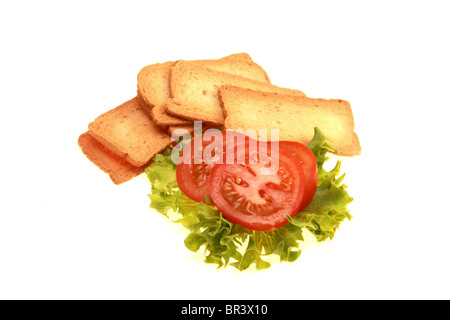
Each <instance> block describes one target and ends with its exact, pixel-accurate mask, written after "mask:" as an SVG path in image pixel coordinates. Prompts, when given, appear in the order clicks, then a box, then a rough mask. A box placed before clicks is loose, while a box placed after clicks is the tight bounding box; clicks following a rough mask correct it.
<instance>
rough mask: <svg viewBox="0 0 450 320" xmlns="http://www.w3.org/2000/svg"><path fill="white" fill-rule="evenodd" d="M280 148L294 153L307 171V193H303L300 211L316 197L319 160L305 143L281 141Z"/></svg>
mask: <svg viewBox="0 0 450 320" xmlns="http://www.w3.org/2000/svg"><path fill="white" fill-rule="evenodd" d="M279 147H280V149H283V150H286V151H288V152H289V153H291V154H292V155H294V156H295V157H296V158H297V159H298V160H300V163H301V165H302V167H303V171H304V173H305V194H304V195H303V201H302V205H301V206H300V211H302V210H303V209H305V208H306V207H307V206H308V204H309V203H310V202H311V200H312V198H313V197H314V195H315V193H316V189H317V180H318V175H317V161H316V157H315V156H314V153H313V152H312V151H311V150H310V149H309V148H308V147H307V146H305V145H303V144H301V143H299V142H294V141H280V142H279Z"/></svg>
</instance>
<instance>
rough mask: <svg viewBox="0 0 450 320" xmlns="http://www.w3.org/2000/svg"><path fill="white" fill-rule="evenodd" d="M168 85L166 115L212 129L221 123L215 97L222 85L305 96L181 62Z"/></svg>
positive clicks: (173, 68)
mask: <svg viewBox="0 0 450 320" xmlns="http://www.w3.org/2000/svg"><path fill="white" fill-rule="evenodd" d="M169 83H170V85H169V86H170V95H171V100H169V102H168V103H167V105H166V111H167V113H169V114H171V115H174V116H177V117H180V118H185V119H190V120H201V121H203V122H206V123H210V124H214V125H222V124H223V123H224V118H223V114H222V108H221V106H220V101H219V95H218V94H219V87H220V86H223V85H234V86H238V87H242V88H248V89H254V90H259V91H263V92H277V93H284V94H289V95H293V96H304V95H305V94H304V93H303V92H301V91H299V90H293V89H287V88H282V87H277V86H274V85H272V84H269V83H267V82H262V81H257V80H254V79H249V78H244V77H241V76H238V75H235V74H230V73H226V72H220V71H216V70H212V69H208V68H203V67H200V66H198V65H193V64H192V63H187V62H184V61H179V62H177V64H176V65H175V66H174V67H172V69H171V73H170V81H169Z"/></svg>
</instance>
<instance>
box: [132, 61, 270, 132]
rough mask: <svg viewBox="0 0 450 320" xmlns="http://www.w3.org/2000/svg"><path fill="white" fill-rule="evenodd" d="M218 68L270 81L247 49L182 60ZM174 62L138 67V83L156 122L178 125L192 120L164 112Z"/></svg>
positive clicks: (160, 124)
mask: <svg viewBox="0 0 450 320" xmlns="http://www.w3.org/2000/svg"><path fill="white" fill-rule="evenodd" d="M185 63H189V64H192V65H198V66H202V67H205V68H210V69H213V70H217V71H222V72H228V73H231V74H236V75H240V76H243V77H247V78H250V79H255V80H259V81H263V82H267V83H270V80H269V77H268V75H267V73H266V72H265V71H264V69H263V68H261V66H259V65H258V64H256V63H255V62H253V61H252V59H251V57H250V56H249V55H248V54H246V53H238V54H232V55H229V56H226V57H224V58H221V59H217V60H192V61H185ZM174 65H175V62H173V61H168V62H165V63H157V64H153V65H149V66H147V67H144V68H142V69H141V71H140V72H139V74H138V79H137V82H138V84H137V87H138V96H139V97H140V101H141V102H142V103H143V104H144V105H143V107H144V109H146V111H147V112H149V114H150V115H151V116H152V119H153V121H154V122H155V123H156V124H158V125H159V126H164V127H165V126H177V125H186V124H189V123H192V121H191V120H186V119H182V118H179V117H176V116H173V115H169V114H167V112H166V109H165V107H166V103H167V101H168V100H169V98H170V91H169V75H170V70H171V68H172V67H173V66H174Z"/></svg>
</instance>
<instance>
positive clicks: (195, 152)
mask: <svg viewBox="0 0 450 320" xmlns="http://www.w3.org/2000/svg"><path fill="white" fill-rule="evenodd" d="M249 139H251V138H249V137H248V136H246V135H244V134H242V133H238V132H232V131H218V130H209V131H207V132H206V133H205V134H203V135H199V136H197V137H195V138H194V139H192V140H191V141H190V142H189V143H188V144H187V145H186V146H185V147H184V148H183V150H182V153H181V155H180V158H179V161H178V164H177V170H176V176H177V182H178V186H179V188H180V190H181V192H183V193H184V194H185V195H186V196H188V197H189V198H190V199H192V200H194V201H197V202H206V201H205V197H208V196H209V194H210V193H209V177H210V174H211V169H212V168H213V167H214V165H215V164H216V163H224V162H225V160H224V157H225V150H226V149H227V146H230V145H231V144H233V145H241V144H246V143H248V141H249ZM187 151H189V153H188V152H187Z"/></svg>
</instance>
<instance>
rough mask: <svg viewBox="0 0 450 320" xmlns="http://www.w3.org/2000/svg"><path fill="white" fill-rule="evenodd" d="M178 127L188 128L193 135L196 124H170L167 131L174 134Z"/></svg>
mask: <svg viewBox="0 0 450 320" xmlns="http://www.w3.org/2000/svg"><path fill="white" fill-rule="evenodd" d="M177 129H183V130H187V131H188V132H189V133H190V134H191V135H192V134H194V125H193V124H191V125H185V126H169V127H167V132H168V133H169V134H170V135H172V134H173V133H174V132H175V130H177Z"/></svg>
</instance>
